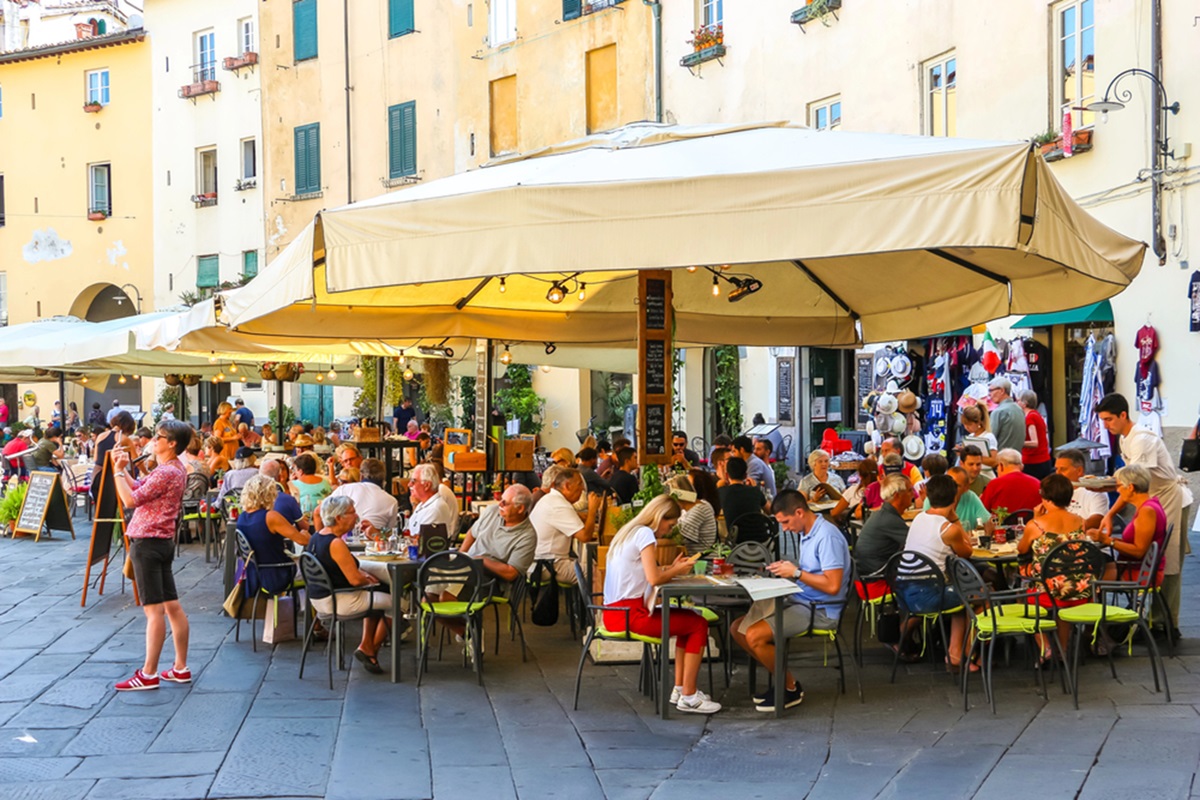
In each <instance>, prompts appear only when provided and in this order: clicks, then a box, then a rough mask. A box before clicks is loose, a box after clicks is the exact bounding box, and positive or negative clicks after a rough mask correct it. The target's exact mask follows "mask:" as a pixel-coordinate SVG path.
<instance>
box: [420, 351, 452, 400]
mask: <svg viewBox="0 0 1200 800" xmlns="http://www.w3.org/2000/svg"><path fill="white" fill-rule="evenodd" d="M423 363H424V372H425V395H426V397H428V398H429V402H430V403H432V404H433V405H437V406H444V405H448V404H449V402H450V362H449V361H447V360H446V359H444V358H426V359H424V360H423Z"/></svg>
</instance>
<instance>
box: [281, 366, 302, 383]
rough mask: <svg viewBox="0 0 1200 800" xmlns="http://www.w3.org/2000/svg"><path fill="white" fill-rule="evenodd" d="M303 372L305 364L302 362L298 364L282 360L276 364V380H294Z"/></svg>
mask: <svg viewBox="0 0 1200 800" xmlns="http://www.w3.org/2000/svg"><path fill="white" fill-rule="evenodd" d="M303 372H304V366H303V365H302V364H297V363H293V362H290V361H280V362H279V363H278V364H276V365H275V380H279V381H294V380H297V379H299V377H300V375H301V373H303Z"/></svg>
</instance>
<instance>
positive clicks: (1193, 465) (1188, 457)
mask: <svg viewBox="0 0 1200 800" xmlns="http://www.w3.org/2000/svg"><path fill="white" fill-rule="evenodd" d="M1179 468H1180V469H1181V470H1183V471H1184V472H1197V471H1200V439H1184V440H1183V449H1181V450H1180V451H1179Z"/></svg>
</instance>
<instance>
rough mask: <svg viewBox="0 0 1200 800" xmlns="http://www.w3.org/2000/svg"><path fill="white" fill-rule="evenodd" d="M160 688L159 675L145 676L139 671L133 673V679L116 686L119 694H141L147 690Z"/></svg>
mask: <svg viewBox="0 0 1200 800" xmlns="http://www.w3.org/2000/svg"><path fill="white" fill-rule="evenodd" d="M157 688H158V676H157V675H145V674H143V673H142V671H141V670H140V669H139V670H137V671H136V672H134V673H133V677H132V678H130V679H129V680H125V681H121V682H120V683H118V684H117V685H116V689H117V691H118V692H141V691H145V690H147V689H157Z"/></svg>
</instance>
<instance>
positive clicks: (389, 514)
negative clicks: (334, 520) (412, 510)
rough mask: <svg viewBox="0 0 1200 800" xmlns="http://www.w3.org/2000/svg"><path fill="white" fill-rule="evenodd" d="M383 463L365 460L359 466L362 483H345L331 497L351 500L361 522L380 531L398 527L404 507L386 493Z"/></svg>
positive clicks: (371, 459)
mask: <svg viewBox="0 0 1200 800" xmlns="http://www.w3.org/2000/svg"><path fill="white" fill-rule="evenodd" d="M385 474H386V472H385V470H384V467H383V462H382V461H380V460H379V459H377V458H364V459H363V460H362V463H361V464H360V465H359V477H360V478H361V480H360V481H359V482H358V483H343V484H342V485H341V486H339V487H337V488H336V489H334V490H333V493H332V494H331V495H330V497H349V498H350V499H351V500H353V501H354V510H355V511H357V512H358V517H359V519H362V520H366V522H367V523H368V524H370V525H371V527H373V528H375V529H376V530H383V529H385V528H390V529H392V530H395V529H396V527H397V524H398V512H399V508H400V503H399V502H398V501H397V500H396V498H394V497H392V496H391V495H390V494H388V493H387V492H386V491H384V489H383V480H384V475H385Z"/></svg>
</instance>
